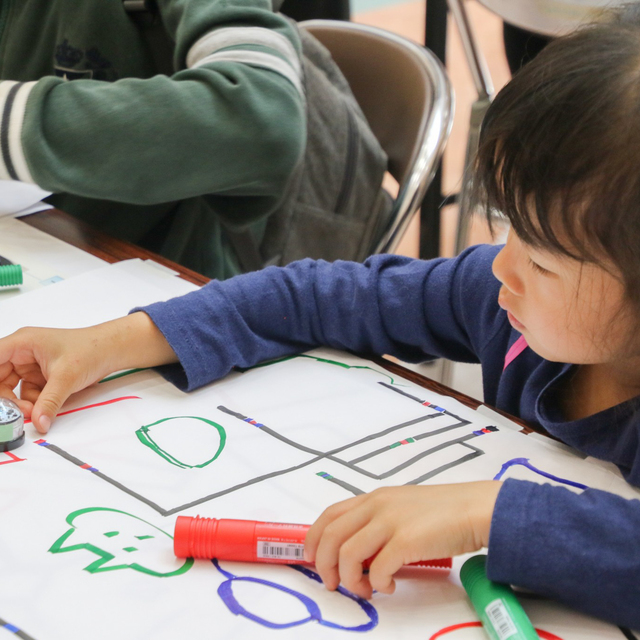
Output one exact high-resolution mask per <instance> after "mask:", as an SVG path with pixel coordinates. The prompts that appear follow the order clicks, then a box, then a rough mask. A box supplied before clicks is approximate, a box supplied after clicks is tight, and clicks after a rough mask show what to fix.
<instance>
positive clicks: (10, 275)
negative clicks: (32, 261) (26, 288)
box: [0, 264, 22, 287]
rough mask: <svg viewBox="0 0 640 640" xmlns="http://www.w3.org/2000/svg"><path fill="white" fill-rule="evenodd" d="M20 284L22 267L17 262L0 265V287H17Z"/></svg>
mask: <svg viewBox="0 0 640 640" xmlns="http://www.w3.org/2000/svg"><path fill="white" fill-rule="evenodd" d="M21 284H22V267H21V266H20V265H19V264H4V265H2V266H0V287H18V286H20V285H21Z"/></svg>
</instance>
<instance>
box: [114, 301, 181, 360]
mask: <svg viewBox="0 0 640 640" xmlns="http://www.w3.org/2000/svg"><path fill="white" fill-rule="evenodd" d="M102 327H103V328H104V329H105V330H106V332H107V336H106V348H107V349H109V351H110V353H109V354H108V355H107V357H108V359H109V363H110V369H111V370H112V371H119V370H122V369H137V368H146V367H156V366H159V365H162V364H168V363H170V362H175V361H176V360H177V358H176V355H175V353H174V352H173V350H172V349H171V347H170V346H169V343H168V342H167V340H166V339H165V337H164V336H163V335H162V332H161V331H160V330H159V329H158V328H157V327H156V325H155V324H154V323H153V321H152V320H151V318H150V317H149V316H148V315H147V314H146V313H144V312H142V311H138V312H136V313H132V314H130V315H128V316H125V317H123V318H119V319H117V320H114V321H112V322H108V323H105V324H104V325H102Z"/></svg>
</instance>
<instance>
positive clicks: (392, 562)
mask: <svg viewBox="0 0 640 640" xmlns="http://www.w3.org/2000/svg"><path fill="white" fill-rule="evenodd" d="M394 546H396V547H397V545H392V544H388V545H386V546H384V547H383V548H382V549H381V551H380V553H379V554H378V555H377V556H376V557H375V558H374V559H373V562H372V563H371V566H370V567H369V583H370V584H371V588H372V589H375V590H376V591H379V592H380V593H386V594H392V593H393V592H394V591H395V590H396V581H395V580H394V579H393V576H394V575H395V574H396V573H397V572H398V571H399V570H400V569H401V568H402V567H403V566H404V564H405V562H404V558H403V556H402V553H399V552H398V551H399V550H397V549H394Z"/></svg>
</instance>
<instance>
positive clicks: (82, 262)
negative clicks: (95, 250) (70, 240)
mask: <svg viewBox="0 0 640 640" xmlns="http://www.w3.org/2000/svg"><path fill="white" fill-rule="evenodd" d="M0 255H1V256H3V257H5V258H7V259H9V260H11V262H13V263H14V264H19V265H21V266H22V277H23V284H22V285H21V286H20V287H12V288H0V302H4V301H6V300H8V299H10V298H15V297H16V296H18V295H21V294H23V293H26V292H27V291H33V290H34V289H40V288H42V287H46V286H49V285H50V284H55V283H57V282H60V281H61V280H66V279H67V278H71V277H73V276H76V275H79V274H81V273H86V272H87V271H91V270H92V269H96V268H98V267H104V266H106V265H107V263H106V262H105V261H104V260H101V259H100V258H96V257H95V256H92V255H91V254H89V253H87V252H86V251H82V250H81V249H78V248H77V247H74V246H72V245H70V244H67V243H66V242H63V241H62V240H58V238H54V237H53V236H50V235H49V234H48V233H44V232H43V231H40V230H39V229H34V228H33V227H31V226H29V225H28V224H24V222H20V221H19V220H15V219H13V218H7V217H5V218H0Z"/></svg>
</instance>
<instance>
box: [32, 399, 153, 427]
mask: <svg viewBox="0 0 640 640" xmlns="http://www.w3.org/2000/svg"><path fill="white" fill-rule="evenodd" d="M141 399H142V398H140V396H122V397H121V398H113V400H105V401H104V402H97V403H96V404H88V405H87V406H86V407H78V408H77V409H69V411H62V412H61V413H59V414H58V418H59V417H60V416H66V415H67V414H68V413H76V411H84V410H85V409H95V407H104V406H105V405H107V404H113V403H114V402H122V400H141ZM28 422H31V420H30V419H29V420H25V424H26V423H28Z"/></svg>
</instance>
